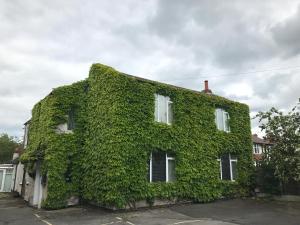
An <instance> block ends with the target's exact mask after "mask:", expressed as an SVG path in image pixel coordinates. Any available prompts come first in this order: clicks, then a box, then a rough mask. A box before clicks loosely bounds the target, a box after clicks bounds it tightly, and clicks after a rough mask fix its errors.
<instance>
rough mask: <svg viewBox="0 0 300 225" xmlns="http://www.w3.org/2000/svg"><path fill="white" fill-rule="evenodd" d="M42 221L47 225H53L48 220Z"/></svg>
mask: <svg viewBox="0 0 300 225" xmlns="http://www.w3.org/2000/svg"><path fill="white" fill-rule="evenodd" d="M41 221H43V222H44V223H45V224H47V225H52V223H49V222H48V221H47V220H41Z"/></svg>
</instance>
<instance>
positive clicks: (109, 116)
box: [22, 64, 253, 208]
mask: <svg viewBox="0 0 300 225" xmlns="http://www.w3.org/2000/svg"><path fill="white" fill-rule="evenodd" d="M155 93H159V94H163V95H167V96H170V98H171V100H172V102H173V115H174V119H173V123H172V125H167V124H162V123H157V122H155V121H154V100H155V99H154V94H155ZM216 107H222V108H224V109H226V111H227V112H229V114H230V118H231V119H230V128H231V132H230V133H226V132H223V131H218V130H217V128H216V125H215V115H214V112H215V109H216ZM71 108H73V109H75V117H76V119H75V124H76V127H75V130H74V133H73V134H57V133H56V132H55V128H56V126H57V125H58V124H60V123H62V122H65V121H66V115H67V114H68V112H69V111H70V109H71ZM154 150H160V151H165V152H168V153H173V154H175V156H176V177H177V180H176V182H173V183H161V182H158V183H149V181H148V180H147V174H148V163H147V162H148V160H149V156H150V153H151V152H152V151H154ZM222 153H233V154H235V155H237V156H238V178H237V181H236V182H225V181H220V179H219V170H220V168H219V162H218V161H217V158H218V157H219V155H221V154H222ZM251 157H252V144H251V131H250V118H249V108H248V106H247V105H245V104H241V103H238V102H233V101H230V100H228V99H225V98H222V97H219V96H215V95H208V94H204V93H200V92H196V91H191V90H187V89H183V88H178V87H175V86H171V85H167V84H162V83H158V82H154V81H148V80H144V79H140V78H136V77H133V76H129V75H126V74H123V73H120V72H118V71H116V70H114V69H113V68H111V67H107V66H105V65H101V64H94V65H93V66H92V67H91V70H90V74H89V77H88V78H87V79H86V80H85V81H82V82H79V83H75V84H73V85H70V86H64V87H60V88H57V89H54V90H53V91H52V92H51V94H50V95H49V96H47V97H46V98H45V99H43V100H42V101H40V102H39V103H38V104H37V105H36V106H35V107H34V109H33V113H32V120H31V125H30V136H29V147H28V149H27V150H26V153H25V154H24V155H23V157H22V160H23V161H24V162H26V163H27V164H28V165H30V164H34V163H35V162H36V160H42V161H43V171H44V173H45V174H47V176H48V196H47V199H46V201H45V202H44V206H45V207H47V208H59V207H65V206H66V199H67V198H68V197H69V196H71V195H78V196H80V197H81V198H82V199H84V200H87V201H92V202H94V203H97V204H100V205H104V206H108V207H117V208H123V207H125V206H126V205H134V204H135V202H137V201H139V200H147V201H148V202H149V203H153V201H154V199H156V198H159V199H189V200H193V201H200V202H207V201H212V200H214V199H218V198H220V197H221V196H233V195H244V194H247V192H248V189H249V187H250V179H249V177H250V174H251V173H252V169H253V166H252V158H251ZM70 162H72V163H71V164H72V170H71V171H72V179H71V182H66V180H65V177H64V176H65V173H66V171H67V170H68V168H70V165H68V163H70Z"/></svg>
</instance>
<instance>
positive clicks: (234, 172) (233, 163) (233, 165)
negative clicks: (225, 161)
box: [231, 161, 237, 180]
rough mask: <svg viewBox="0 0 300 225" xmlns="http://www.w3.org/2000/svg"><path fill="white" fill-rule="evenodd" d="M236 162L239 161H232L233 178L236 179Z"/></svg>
mask: <svg viewBox="0 0 300 225" xmlns="http://www.w3.org/2000/svg"><path fill="white" fill-rule="evenodd" d="M236 164H237V162H235V161H231V171H232V180H236V176H237V171H236Z"/></svg>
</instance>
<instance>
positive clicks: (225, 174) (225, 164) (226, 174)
mask: <svg viewBox="0 0 300 225" xmlns="http://www.w3.org/2000/svg"><path fill="white" fill-rule="evenodd" d="M221 163H222V180H230V161H229V154H225V155H223V156H222V157H221Z"/></svg>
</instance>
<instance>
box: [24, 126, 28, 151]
mask: <svg viewBox="0 0 300 225" xmlns="http://www.w3.org/2000/svg"><path fill="white" fill-rule="evenodd" d="M28 137H29V123H26V124H25V127H24V148H26V147H27V145H28Z"/></svg>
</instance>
